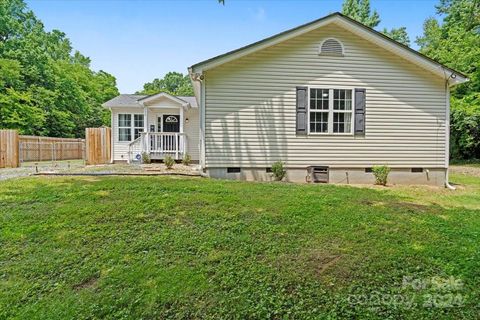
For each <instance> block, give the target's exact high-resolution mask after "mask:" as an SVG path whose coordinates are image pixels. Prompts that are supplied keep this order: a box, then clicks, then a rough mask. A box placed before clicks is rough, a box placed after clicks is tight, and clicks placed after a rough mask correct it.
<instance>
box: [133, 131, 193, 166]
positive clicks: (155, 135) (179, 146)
mask: <svg viewBox="0 0 480 320" xmlns="http://www.w3.org/2000/svg"><path fill="white" fill-rule="evenodd" d="M186 151H187V138H186V135H185V133H179V132H143V133H142V135H141V136H140V137H138V138H137V139H135V140H134V141H132V142H131V143H130V144H129V145H128V154H129V161H135V160H137V161H140V160H141V154H142V153H143V152H146V153H148V154H149V155H150V157H151V158H152V159H163V158H165V156H166V155H170V156H171V157H173V158H174V159H176V160H180V159H182V158H183V156H184V155H185V154H186ZM138 155H140V156H138ZM139 158H140V159H139Z"/></svg>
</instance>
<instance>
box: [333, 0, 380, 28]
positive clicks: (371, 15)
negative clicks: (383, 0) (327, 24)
mask: <svg viewBox="0 0 480 320" xmlns="http://www.w3.org/2000/svg"><path fill="white" fill-rule="evenodd" d="M342 13H343V14H344V15H346V16H349V17H350V18H352V19H355V20H357V21H358V22H361V23H363V24H364V25H366V26H368V27H370V28H375V27H376V26H378V24H379V23H380V16H379V15H378V13H377V11H376V10H373V12H371V9H370V0H345V1H344V2H343V5H342Z"/></svg>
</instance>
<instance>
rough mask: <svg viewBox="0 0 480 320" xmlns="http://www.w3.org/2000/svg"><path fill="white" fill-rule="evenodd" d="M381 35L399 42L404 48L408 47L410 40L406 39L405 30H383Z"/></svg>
mask: <svg viewBox="0 0 480 320" xmlns="http://www.w3.org/2000/svg"><path fill="white" fill-rule="evenodd" d="M382 33H383V34H384V35H386V36H387V37H389V38H391V39H393V40H395V41H397V42H400V43H402V44H404V45H406V46H410V38H409V37H408V33H407V28H405V27H400V28H392V29H390V31H388V30H387V28H383V30H382Z"/></svg>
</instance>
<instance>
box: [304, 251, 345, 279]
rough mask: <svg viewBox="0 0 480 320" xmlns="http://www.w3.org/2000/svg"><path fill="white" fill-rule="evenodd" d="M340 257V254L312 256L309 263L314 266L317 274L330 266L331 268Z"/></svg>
mask: <svg viewBox="0 0 480 320" xmlns="http://www.w3.org/2000/svg"><path fill="white" fill-rule="evenodd" d="M341 258H342V256H340V255H338V256H323V255H320V256H316V255H315V256H313V257H311V263H312V264H313V266H314V269H315V272H316V273H317V274H318V275H321V274H323V273H324V272H325V271H327V270H328V269H330V268H333V267H334V266H335V265H336V264H337V262H338V261H339V260H340V259H341Z"/></svg>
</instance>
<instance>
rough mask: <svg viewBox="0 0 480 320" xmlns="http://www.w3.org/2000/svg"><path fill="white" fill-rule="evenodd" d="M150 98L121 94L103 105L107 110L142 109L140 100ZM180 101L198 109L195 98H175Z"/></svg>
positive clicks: (141, 95)
mask: <svg viewBox="0 0 480 320" xmlns="http://www.w3.org/2000/svg"><path fill="white" fill-rule="evenodd" d="M146 97H148V95H144V94H121V95H119V96H116V97H115V98H113V99H110V100H108V101H107V102H105V103H104V104H102V106H103V107H105V108H111V107H140V106H141V105H140V103H138V100H141V99H143V98H146ZM175 97H177V98H178V99H181V100H183V101H185V102H187V103H189V104H190V106H191V107H192V108H198V105H197V100H196V99H195V97H188V96H175Z"/></svg>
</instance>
